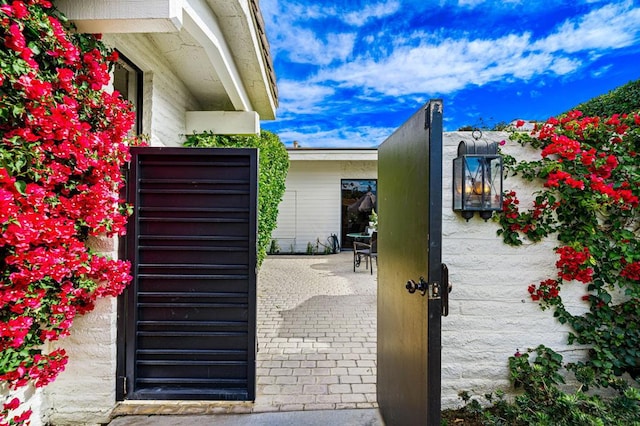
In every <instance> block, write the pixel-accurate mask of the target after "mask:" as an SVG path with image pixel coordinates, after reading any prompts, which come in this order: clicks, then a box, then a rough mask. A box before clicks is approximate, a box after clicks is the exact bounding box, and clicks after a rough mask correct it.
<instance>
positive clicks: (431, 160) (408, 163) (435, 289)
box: [377, 100, 448, 426]
mask: <svg viewBox="0 0 640 426" xmlns="http://www.w3.org/2000/svg"><path fill="white" fill-rule="evenodd" d="M378 217H379V218H380V221H379V225H378V259H379V268H378V349H377V351H378V364H377V367H378V381H377V397H378V405H379V406H380V413H381V414H382V417H383V419H384V421H385V424H386V425H388V426H394V425H402V426H404V425H427V426H439V425H440V393H441V392H440V365H441V358H440V353H441V336H440V330H441V315H446V314H447V306H448V305H447V301H448V299H447V298H448V277H447V270H446V267H445V266H444V265H443V264H442V255H441V246H442V244H441V243H442V100H431V101H430V102H428V103H427V104H426V105H424V106H423V107H422V108H420V110H418V111H417V112H416V113H415V114H414V115H413V116H412V117H411V118H409V119H408V120H407V121H406V122H405V123H404V124H403V125H402V126H400V128H398V129H397V130H396V131H395V132H394V133H393V134H392V135H391V136H389V138H387V139H386V140H385V141H384V142H383V143H382V145H380V147H379V148H378Z"/></svg>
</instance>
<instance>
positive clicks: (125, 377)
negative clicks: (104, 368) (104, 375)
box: [118, 376, 127, 395]
mask: <svg viewBox="0 0 640 426" xmlns="http://www.w3.org/2000/svg"><path fill="white" fill-rule="evenodd" d="M118 378H119V379H120V380H121V381H122V395H126V394H127V376H120V377H118Z"/></svg>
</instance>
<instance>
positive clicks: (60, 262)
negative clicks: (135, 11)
mask: <svg viewBox="0 0 640 426" xmlns="http://www.w3.org/2000/svg"><path fill="white" fill-rule="evenodd" d="M2 3H3V4H2V5H0V24H1V26H0V43H1V44H0V48H2V49H3V51H2V60H3V61H5V62H7V64H6V66H5V65H4V62H3V66H2V69H1V70H0V88H1V90H0V110H2V111H3V114H0V154H1V158H2V163H1V165H0V264H2V265H3V268H2V270H1V271H0V351H1V353H0V360H1V362H0V380H2V381H3V382H4V383H5V384H6V385H7V386H8V388H10V389H17V388H19V387H21V386H25V385H27V384H33V385H35V386H36V387H41V386H45V385H46V384H48V383H50V382H51V381H52V380H54V379H55V377H56V375H57V374H58V373H59V372H60V371H62V369H63V368H64V366H65V363H66V360H67V355H66V354H65V352H64V351H62V350H53V351H52V352H50V353H44V352H43V347H47V346H46V345H45V346H43V343H47V342H50V341H53V340H57V339H59V338H61V337H64V336H66V335H68V334H69V333H70V328H71V326H72V324H73V321H74V319H75V318H76V317H77V315H81V314H83V313H86V312H88V311H90V310H91V309H92V308H93V307H94V305H95V302H96V300H97V299H98V298H101V297H108V296H116V295H118V294H120V293H121V292H122V290H123V289H124V288H125V287H126V285H127V284H128V283H129V282H130V281H131V276H130V274H129V270H130V265H129V264H128V263H127V262H124V261H120V260H117V259H110V258H108V257H105V256H104V255H101V254H99V253H95V252H93V251H92V250H91V249H90V248H88V247H87V240H88V238H89V237H91V236H100V237H104V236H106V237H110V236H114V235H118V234H123V233H124V230H125V226H126V220H127V213H126V212H127V206H125V205H123V204H122V202H121V200H120V199H119V191H120V189H121V188H122V186H123V185H124V183H123V180H122V176H121V167H122V165H123V164H124V163H125V162H126V161H127V160H128V158H129V152H128V143H127V141H126V138H127V137H128V132H129V130H130V129H131V127H132V125H133V122H134V119H135V115H134V113H133V111H132V108H131V105H130V104H129V103H128V102H126V101H124V100H123V99H122V98H121V97H120V96H119V95H118V94H117V93H107V92H106V91H105V90H104V88H105V87H106V85H107V84H108V83H109V80H110V75H109V70H110V68H111V67H112V65H113V64H112V63H111V62H112V61H114V60H116V59H117V54H116V53H114V52H112V51H110V50H109V49H107V48H106V47H105V46H104V45H103V44H102V43H101V42H99V37H96V36H94V35H86V34H79V33H76V32H74V31H71V29H70V27H69V25H68V24H67V21H66V20H64V19H63V20H61V19H59V18H58V17H57V13H58V12H55V11H54V10H53V9H52V5H51V2H49V1H47V0H27V1H11V2H9V1H4V2H2ZM16 401H17V400H11V401H7V402H6V403H5V405H4V411H3V412H2V415H3V416H5V418H4V419H3V418H1V417H0V424H2V422H3V421H4V422H6V423H9V422H13V424H20V422H25V421H26V420H27V419H28V417H29V414H30V412H29V411H28V410H27V411H25V412H23V413H21V414H18V415H16V416H14V417H12V418H11V419H8V418H6V416H8V412H9V411H10V410H15V409H16V408H19V407H17V406H16V404H19V401H17V402H16ZM16 419H17V420H16Z"/></svg>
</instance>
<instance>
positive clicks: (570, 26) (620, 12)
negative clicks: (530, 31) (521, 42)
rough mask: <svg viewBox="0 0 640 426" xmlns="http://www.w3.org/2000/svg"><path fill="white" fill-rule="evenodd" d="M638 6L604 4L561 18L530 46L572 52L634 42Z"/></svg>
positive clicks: (638, 25) (638, 26) (639, 25)
mask: <svg viewBox="0 0 640 426" xmlns="http://www.w3.org/2000/svg"><path fill="white" fill-rule="evenodd" d="M639 33H640V8H633V2H631V1H625V2H624V3H620V4H608V5H605V6H603V7H601V8H599V9H596V10H593V11H591V12H590V13H588V14H586V15H585V16H583V17H581V18H580V19H577V20H568V21H566V22H564V23H563V24H562V25H561V26H560V27H559V28H558V29H557V31H556V32H555V33H553V34H551V35H549V36H548V37H545V38H544V39H542V40H540V41H538V42H536V43H535V44H534V45H533V46H532V49H537V50H543V51H547V52H557V51H564V52H568V53H575V52H581V51H588V50H591V49H618V48H621V47H626V46H630V45H632V44H634V43H637V42H638V39H639Z"/></svg>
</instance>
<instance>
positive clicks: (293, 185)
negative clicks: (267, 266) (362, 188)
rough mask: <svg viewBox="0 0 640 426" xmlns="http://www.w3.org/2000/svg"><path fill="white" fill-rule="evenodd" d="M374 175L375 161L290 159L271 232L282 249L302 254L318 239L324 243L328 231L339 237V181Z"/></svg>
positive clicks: (283, 251) (374, 176) (368, 177)
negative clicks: (284, 185)
mask: <svg viewBox="0 0 640 426" xmlns="http://www.w3.org/2000/svg"><path fill="white" fill-rule="evenodd" d="M377 177H378V168H377V162H376V161H345V160H343V161H326V160H311V161H309V160H304V161H292V162H291V167H290V169H289V174H288V175H287V181H286V188H287V189H286V192H285V195H284V198H283V202H282V203H281V204H280V207H279V214H278V226H277V228H276V230H275V231H274V233H273V235H272V237H273V239H275V240H276V241H277V242H278V245H279V246H280V250H281V252H282V253H290V252H295V253H304V252H305V251H306V249H307V244H308V243H312V244H316V241H317V239H318V238H319V239H320V242H322V243H323V244H326V243H327V238H328V237H329V236H330V235H331V234H336V235H338V237H339V236H340V225H341V223H340V221H341V217H340V214H341V200H340V182H341V180H342V179H377ZM341 244H342V242H341ZM320 249H321V251H322V247H321V248H320Z"/></svg>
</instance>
